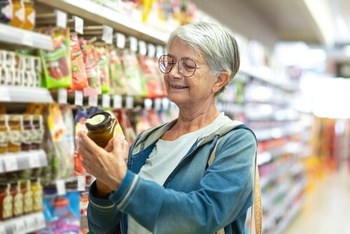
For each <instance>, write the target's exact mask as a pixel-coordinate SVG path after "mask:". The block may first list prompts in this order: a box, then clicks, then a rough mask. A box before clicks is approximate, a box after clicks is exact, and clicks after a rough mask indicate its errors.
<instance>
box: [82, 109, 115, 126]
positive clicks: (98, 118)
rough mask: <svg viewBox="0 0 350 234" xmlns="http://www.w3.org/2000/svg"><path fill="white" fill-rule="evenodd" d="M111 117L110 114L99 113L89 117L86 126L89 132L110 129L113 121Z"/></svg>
mask: <svg viewBox="0 0 350 234" xmlns="http://www.w3.org/2000/svg"><path fill="white" fill-rule="evenodd" d="M111 118H112V117H111V115H110V114H109V113H108V112H98V113H95V114H92V115H90V116H89V118H88V119H87V120H86V123H85V126H86V128H87V129H88V130H97V129H101V128H105V127H108V125H109V124H110V121H111Z"/></svg>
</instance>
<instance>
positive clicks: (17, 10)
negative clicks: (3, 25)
mask: <svg viewBox="0 0 350 234" xmlns="http://www.w3.org/2000/svg"><path fill="white" fill-rule="evenodd" d="M12 4H13V5H12V6H13V8H12V9H13V15H12V20H11V22H10V24H11V25H12V26H14V27H18V28H22V27H23V25H24V22H25V7H24V2H23V0H12Z"/></svg>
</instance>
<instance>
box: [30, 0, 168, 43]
mask: <svg viewBox="0 0 350 234" xmlns="http://www.w3.org/2000/svg"><path fill="white" fill-rule="evenodd" d="M36 2H40V3H42V4H44V5H46V6H50V7H53V8H54V9H59V10H61V11H64V12H66V13H70V14H73V15H75V16H79V17H82V18H83V19H86V20H90V21H92V22H95V23H99V24H101V25H108V26H110V27H112V28H114V29H116V30H117V31H118V32H120V33H125V34H127V35H130V36H135V37H137V38H138V39H142V40H145V41H148V42H152V43H156V44H161V45H164V44H165V42H166V41H167V39H168V36H169V34H168V33H163V32H160V31H158V30H156V29H154V28H152V27H150V26H148V25H146V24H144V23H142V22H139V21H137V20H134V19H132V18H130V17H129V16H127V15H124V14H122V13H120V12H117V11H114V10H112V9H109V8H108V7H105V6H103V5H100V4H97V3H94V2H92V1H88V0H79V1H76V0H56V1H47V0H36Z"/></svg>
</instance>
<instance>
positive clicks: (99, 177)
mask: <svg viewBox="0 0 350 234" xmlns="http://www.w3.org/2000/svg"><path fill="white" fill-rule="evenodd" d="M78 152H79V153H80V154H81V155H82V158H83V166H84V168H85V169H86V171H87V172H88V173H89V174H91V175H93V176H94V177H95V178H96V184H97V189H98V190H100V192H102V193H103V194H108V193H110V192H112V191H115V190H117V189H118V188H119V186H120V184H121V182H122V180H123V179H124V176H125V175H126V172H127V166H126V159H127V157H128V153H129V144H128V142H127V141H126V140H125V138H124V136H116V137H114V138H113V139H111V140H110V141H109V142H108V145H107V146H106V148H105V149H103V148H101V147H99V146H98V145H96V144H95V142H93V141H92V140H91V139H90V138H89V137H88V136H87V135H86V133H84V132H79V133H78ZM103 194H102V195H103Z"/></svg>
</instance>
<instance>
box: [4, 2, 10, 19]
mask: <svg viewBox="0 0 350 234" xmlns="http://www.w3.org/2000/svg"><path fill="white" fill-rule="evenodd" d="M1 13H2V14H4V15H5V16H6V17H7V18H9V19H12V6H11V5H10V4H8V5H7V6H5V7H4V8H2V9H1Z"/></svg>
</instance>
